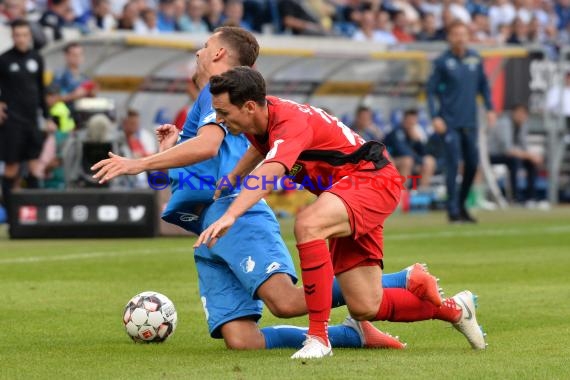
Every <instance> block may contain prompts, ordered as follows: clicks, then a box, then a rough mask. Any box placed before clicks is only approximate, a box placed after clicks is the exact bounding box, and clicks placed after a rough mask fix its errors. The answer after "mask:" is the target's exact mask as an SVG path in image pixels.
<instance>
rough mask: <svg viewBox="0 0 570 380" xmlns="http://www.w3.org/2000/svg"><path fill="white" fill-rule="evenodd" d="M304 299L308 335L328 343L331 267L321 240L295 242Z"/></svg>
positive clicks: (327, 253) (328, 255)
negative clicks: (306, 311) (299, 261)
mask: <svg viewBox="0 0 570 380" xmlns="http://www.w3.org/2000/svg"><path fill="white" fill-rule="evenodd" d="M297 249H298V250H299V258H300V259H301V271H302V277H303V287H304V289H305V301H306V302H307V309H308V311H309V331H308V333H307V334H308V335H314V336H318V337H319V338H321V339H323V340H324V341H325V342H327V343H328V336H327V324H328V321H329V317H330V314H331V304H332V284H333V276H334V273H333V267H332V262H331V255H330V252H329V249H328V247H327V243H326V242H325V241H324V240H313V241H309V242H307V243H302V244H297Z"/></svg>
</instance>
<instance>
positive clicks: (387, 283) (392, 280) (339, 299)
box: [332, 269, 408, 308]
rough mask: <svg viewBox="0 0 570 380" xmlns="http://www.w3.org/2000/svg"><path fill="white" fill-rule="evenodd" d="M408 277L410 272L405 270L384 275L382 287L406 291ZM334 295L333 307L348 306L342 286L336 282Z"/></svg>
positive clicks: (334, 283)
mask: <svg viewBox="0 0 570 380" xmlns="http://www.w3.org/2000/svg"><path fill="white" fill-rule="evenodd" d="M407 275H408V270H407V269H403V270H401V271H399V272H396V273H386V274H383V275H382V287H383V288H400V289H406V276H407ZM332 292H333V294H332V307H333V308H334V307H339V306H343V305H345V304H346V302H344V297H343V296H342V292H341V290H340V285H339V284H338V281H337V280H336V277H335V279H334V282H333V291H332Z"/></svg>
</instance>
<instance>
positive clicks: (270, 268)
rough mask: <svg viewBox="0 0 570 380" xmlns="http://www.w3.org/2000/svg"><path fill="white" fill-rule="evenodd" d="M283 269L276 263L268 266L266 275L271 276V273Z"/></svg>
mask: <svg viewBox="0 0 570 380" xmlns="http://www.w3.org/2000/svg"><path fill="white" fill-rule="evenodd" d="M279 268H281V264H279V263H278V262H276V261H274V262H272V263H271V264H269V265H268V266H267V269H266V270H265V273H267V274H269V273H271V272H275V271H276V270H277V269H279Z"/></svg>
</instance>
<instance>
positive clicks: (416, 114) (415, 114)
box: [404, 108, 418, 117]
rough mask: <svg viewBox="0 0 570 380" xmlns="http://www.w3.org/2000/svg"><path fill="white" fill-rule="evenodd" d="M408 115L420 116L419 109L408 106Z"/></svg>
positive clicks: (406, 111)
mask: <svg viewBox="0 0 570 380" xmlns="http://www.w3.org/2000/svg"><path fill="white" fill-rule="evenodd" d="M406 116H418V110H417V109H415V108H408V109H407V110H405V111H404V117H406Z"/></svg>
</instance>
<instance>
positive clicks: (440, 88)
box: [427, 21, 496, 223]
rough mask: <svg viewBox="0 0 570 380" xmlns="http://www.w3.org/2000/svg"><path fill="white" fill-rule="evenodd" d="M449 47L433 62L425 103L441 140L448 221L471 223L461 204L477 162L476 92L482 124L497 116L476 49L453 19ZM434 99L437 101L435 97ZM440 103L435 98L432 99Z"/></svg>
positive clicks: (467, 191) (467, 32) (472, 220)
mask: <svg viewBox="0 0 570 380" xmlns="http://www.w3.org/2000/svg"><path fill="white" fill-rule="evenodd" d="M448 41H449V49H448V50H447V51H445V52H444V53H443V54H441V55H440V56H439V57H438V58H437V59H436V60H435V62H434V63H433V70H432V74H431V76H430V78H429V80H428V84H427V94H428V106H429V111H430V114H431V117H432V122H433V128H434V131H435V132H436V133H439V134H440V135H442V137H443V140H444V142H445V144H444V145H445V148H444V152H445V154H444V157H445V164H446V165H445V166H446V168H445V171H446V182H447V212H448V217H449V221H450V222H451V223H461V222H467V223H476V220H475V219H474V218H473V217H472V216H471V215H469V213H468V212H467V209H466V208H465V201H466V199H467V195H468V194H469V190H470V189H471V185H472V184H473V179H474V178H475V173H476V172H477V165H478V163H479V152H478V145H477V128H478V122H477V95H478V94H480V95H481V96H482V97H483V99H484V101H485V108H486V109H487V125H488V126H489V127H492V126H494V124H495V120H496V116H495V112H494V111H493V105H492V103H491V95H490V90H489V82H488V81H487V77H486V76H485V72H484V71H483V61H482V59H481V57H480V56H479V54H478V53H477V52H475V51H474V50H471V49H468V48H467V43H468V41H469V30H468V28H467V26H466V25H465V24H463V23H462V22H459V21H456V22H454V23H452V24H451V25H450V26H449V28H448ZM436 100H437V102H436ZM436 103H439V104H436ZM461 160H463V168H464V169H463V182H462V183H461V189H460V191H459V194H458V193H457V186H456V177H457V171H458V167H459V162H460V161H461Z"/></svg>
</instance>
